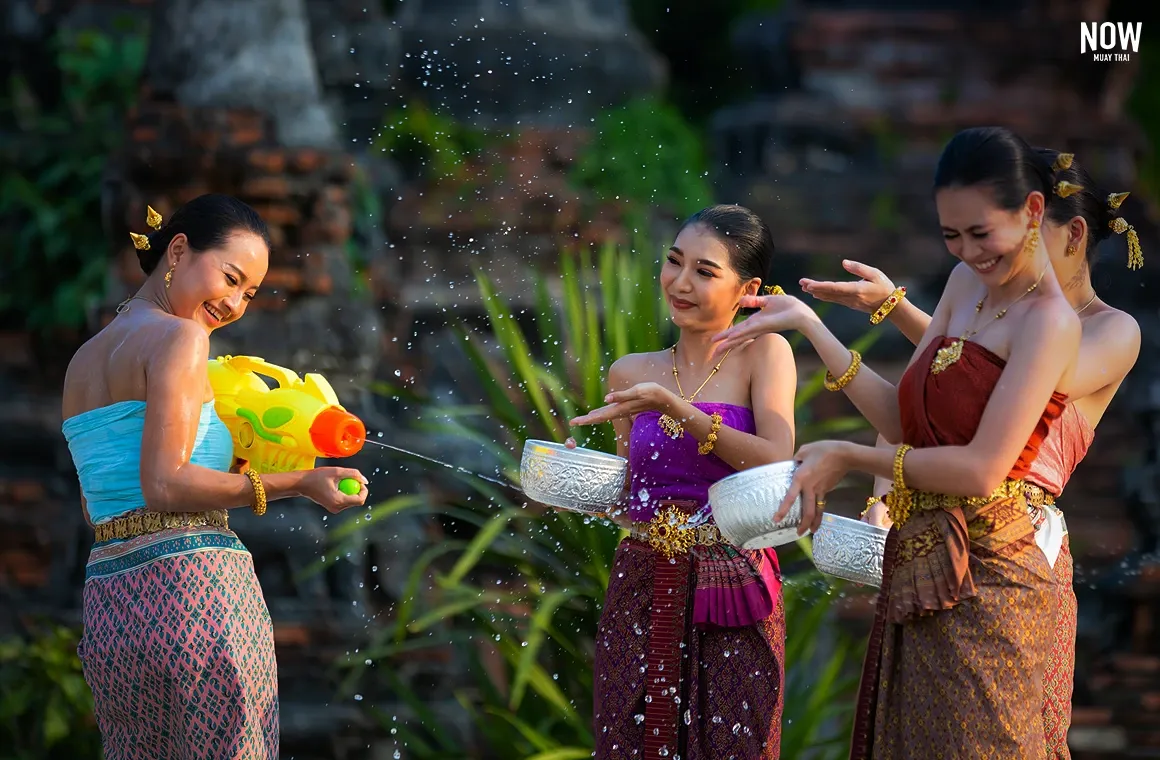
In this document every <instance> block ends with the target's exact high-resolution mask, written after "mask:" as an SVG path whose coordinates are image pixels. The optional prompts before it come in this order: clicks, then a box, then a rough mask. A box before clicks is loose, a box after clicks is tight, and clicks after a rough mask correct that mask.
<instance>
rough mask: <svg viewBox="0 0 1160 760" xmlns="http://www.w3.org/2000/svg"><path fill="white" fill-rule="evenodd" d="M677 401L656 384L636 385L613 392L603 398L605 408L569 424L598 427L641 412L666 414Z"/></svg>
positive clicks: (583, 415) (667, 391)
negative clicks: (603, 423)
mask: <svg viewBox="0 0 1160 760" xmlns="http://www.w3.org/2000/svg"><path fill="white" fill-rule="evenodd" d="M678 400H679V399H678V398H677V396H676V394H674V393H673V392H672V391H670V390H669V389H668V388H665V387H664V386H662V385H659V384H657V383H637V384H636V385H634V386H632V387H631V388H629V389H627V390H623V391H614V392H612V393H609V394H608V395H607V396H605V397H604V401H605V402H606V405H605V406H602V407H600V408H598V409H593V410H592V411H590V412H588V413H587V414H582V415H580V416H579V417H575V418H573V419H572V420H571V421H570V422H569V424H570V425H572V426H573V427H580V426H581V425H599V424H601V423H602V422H611V421H612V420H616V419H621V418H624V417H633V416H635V415H638V414H640V413H641V412H660V413H661V414H668V413H669V412H670V411H671V410H672V409H673V407H674V406H675V404H676V402H677V401H678Z"/></svg>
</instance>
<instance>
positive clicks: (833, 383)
mask: <svg viewBox="0 0 1160 760" xmlns="http://www.w3.org/2000/svg"><path fill="white" fill-rule="evenodd" d="M860 369H862V354H860V353H858V352H857V351H855V350H853V349H850V366H849V368H848V369H847V370H846V371H845V372H844V373H842V376H841V377H839V378H837V379H836V380H835V379H834V376H833V375H832V374H830V371H829V370H826V379H825V381H824V385H825V386H826V390H828V391H834V392H837V391H840V390H842V389H843V388H845V387H846V386H847V385H849V384H850V382H851V381H852V380H853V379H854V376H855V375H857V374H858V370H860Z"/></svg>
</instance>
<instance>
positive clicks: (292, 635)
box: [274, 622, 311, 647]
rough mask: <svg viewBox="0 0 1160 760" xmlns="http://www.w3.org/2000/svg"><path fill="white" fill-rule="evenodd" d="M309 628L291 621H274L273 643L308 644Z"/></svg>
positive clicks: (291, 645)
mask: <svg viewBox="0 0 1160 760" xmlns="http://www.w3.org/2000/svg"><path fill="white" fill-rule="evenodd" d="M310 639H311V636H310V629H309V628H307V627H306V626H304V625H295V624H293V623H280V622H275V623H274V644H275V645H276V646H279V647H283V646H288V647H293V646H301V647H304V646H309V645H310Z"/></svg>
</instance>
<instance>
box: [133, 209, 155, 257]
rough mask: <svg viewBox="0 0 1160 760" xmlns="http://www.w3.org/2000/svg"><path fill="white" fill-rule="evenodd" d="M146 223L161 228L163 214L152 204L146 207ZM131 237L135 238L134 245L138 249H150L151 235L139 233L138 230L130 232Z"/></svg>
mask: <svg viewBox="0 0 1160 760" xmlns="http://www.w3.org/2000/svg"><path fill="white" fill-rule="evenodd" d="M145 224H148V225H149V226H150V227H152V228H153V229H155V230H159V229H161V214H158V213H157V210H156V209H154V208H153V207H152V206H146V207H145ZM129 237H130V238H131V239H132V240H133V247H134V248H136V249H137V250H138V251H148V250H149V236H148V235H138V234H137V233H136V232H130V233H129Z"/></svg>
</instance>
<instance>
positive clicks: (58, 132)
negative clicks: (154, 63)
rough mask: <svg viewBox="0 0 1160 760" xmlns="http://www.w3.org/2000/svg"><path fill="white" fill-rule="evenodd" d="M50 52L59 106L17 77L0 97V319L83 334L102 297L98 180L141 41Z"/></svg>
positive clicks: (73, 45)
mask: <svg viewBox="0 0 1160 760" xmlns="http://www.w3.org/2000/svg"><path fill="white" fill-rule="evenodd" d="M55 51H56V65H57V66H58V67H59V69H60V72H61V76H62V79H63V87H64V90H63V99H62V102H61V104H60V105H59V106H58V107H56V108H53V109H46V108H44V107H43V106H42V105H41V104H39V103H37V102H36V100H35V98H34V97H33V95H32V93H31V90H30V89H29V88H28V87H27V86H26V85H25V83H24V82H23V81H21V80H20V79H18V78H14V79H13V80H12V81H11V82H9V83H6V84H7V85H8V88H7V92H6V93H4V96H3V98H2V99H0V116H3V117H7V118H10V119H11V120H12V121H13V122H14V123H15V124H16V125H18V130H17V131H16V132H15V133H11V134H8V135H6V136H5V139H4V140H3V141H2V142H3V146H2V147H0V155H2V156H3V159H4V161H3V165H4V168H3V169H2V170H0V248H2V249H3V250H4V251H5V254H4V256H3V257H0V282H3V283H4V287H3V288H0V315H3V316H6V317H8V318H15V319H18V320H20V321H21V322H22V323H23V324H24V326H26V327H28V328H32V329H36V330H50V329H52V328H56V327H66V328H78V327H81V326H82V325H83V324H84V323H85V315H86V311H87V309H88V308H89V307H91V306H92V305H93V304H94V303H95V302H96V300H97V299H98V298H99V297H100V295H101V293H102V290H103V285H104V277H105V271H106V267H107V264H108V260H109V256H110V253H111V251H110V248H109V245H108V243H107V242H106V239H105V234H104V230H103V229H102V226H101V176H102V172H103V171H104V167H105V161H106V157H107V156H108V155H109V154H110V153H112V152H113V150H114V149H115V148H116V147H117V144H118V142H119V141H120V139H121V136H122V127H121V122H122V119H123V117H124V114H125V112H126V111H127V110H128V108H129V106H130V105H131V104H132V102H133V99H134V95H135V90H136V86H137V80H138V77H139V75H140V72H141V69H142V66H143V65H144V61H145V38H144V36H143V35H139V34H127V35H125V36H122V37H119V38H117V39H113V38H110V37H106V36H104V35H102V34H100V33H98V32H94V31H78V32H62V33H61V34H60V35H59V36H58V37H57V39H56V40H55Z"/></svg>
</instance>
